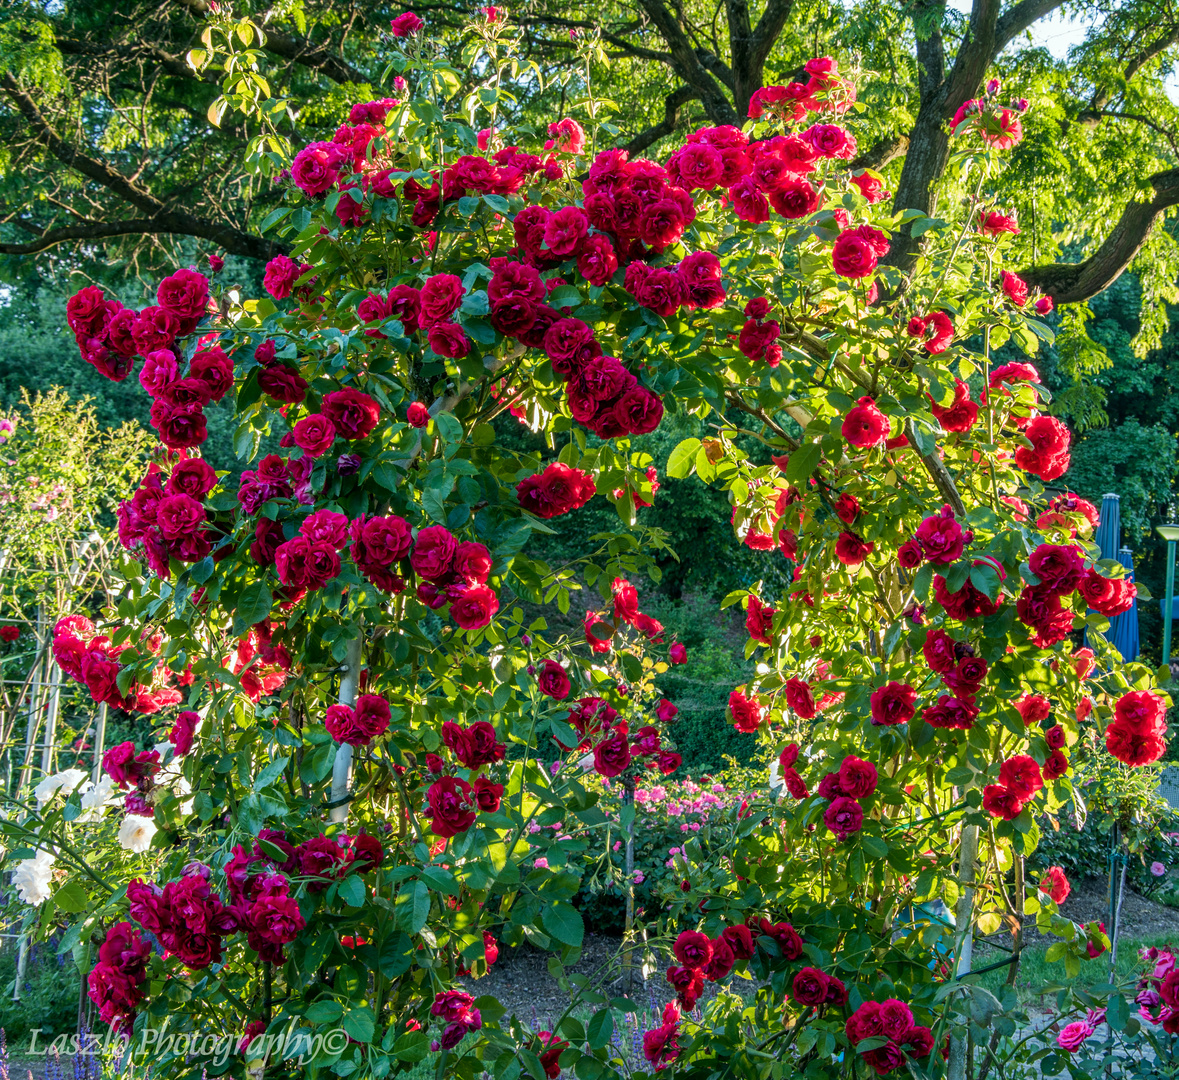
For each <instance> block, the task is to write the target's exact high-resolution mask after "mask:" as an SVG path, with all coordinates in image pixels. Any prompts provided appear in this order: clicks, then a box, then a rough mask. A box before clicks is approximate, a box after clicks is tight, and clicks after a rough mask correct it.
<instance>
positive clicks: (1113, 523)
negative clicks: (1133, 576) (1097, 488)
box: [1093, 494, 1122, 559]
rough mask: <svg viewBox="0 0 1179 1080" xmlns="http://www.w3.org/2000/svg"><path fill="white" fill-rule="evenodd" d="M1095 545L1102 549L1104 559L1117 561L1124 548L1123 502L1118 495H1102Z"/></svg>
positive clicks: (1094, 539)
mask: <svg viewBox="0 0 1179 1080" xmlns="http://www.w3.org/2000/svg"><path fill="white" fill-rule="evenodd" d="M1093 541H1094V543H1096V544H1097V546H1098V547H1099V548H1101V557H1102V558H1103V559H1116V558H1117V557H1118V548H1120V547H1121V546H1122V500H1121V498H1120V496H1117V495H1112V494H1111V495H1102V497H1101V520H1100V521H1099V522H1098V524H1097V532H1096V534H1095V535H1094V537H1093Z"/></svg>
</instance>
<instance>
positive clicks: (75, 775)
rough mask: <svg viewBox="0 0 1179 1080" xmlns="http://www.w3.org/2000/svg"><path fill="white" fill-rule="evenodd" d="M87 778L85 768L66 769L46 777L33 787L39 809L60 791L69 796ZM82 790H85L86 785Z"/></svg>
mask: <svg viewBox="0 0 1179 1080" xmlns="http://www.w3.org/2000/svg"><path fill="white" fill-rule="evenodd" d="M86 779H87V777H86V772H85V770H83V769H66V770H65V771H64V772H59V773H55V774H54V775H53V776H47V777H45V779H44V780H42V781H41V782H40V783H39V784H38V785H37V786H36V787H35V788H34V789H33V794H34V795H35V796H36V798H37V809H38V810H40V809H41V808H42V807H43V806H44V805H45V804H46V803H47V802H49V801H50V800H51V799H52V798H53V796H54V795H56V794H57V793H58V792H59V791H60V792H61V793H62V794H63V795H65V796H66V797H67V798H68V797H69V795H70V793H71V792H72V791H73V790H74V789H75V788H76V787H77V786H78V785H79V784H82V783H83V781H86ZM86 786H89V785H88V784H87V785H86ZM82 790H83V791H85V790H86V787H85V786H84V787H83V788H82Z"/></svg>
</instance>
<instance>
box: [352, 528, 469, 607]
mask: <svg viewBox="0 0 1179 1080" xmlns="http://www.w3.org/2000/svg"><path fill="white" fill-rule="evenodd" d="M348 535H349V536H350V537H351V538H352V546H351V547H350V548H349V549H348V553H349V554H350V555H351V556H352V561H353V562H354V563H356V569H357V570H359V571H360V572H361V573H362V574H363V575H364V577H365V578H366V579H367V580H368V581H370V582H371V583H372V584H373V585H375V586H376V587H377V588H378V589H380V590H381V591H382V592H387V593H394V594H396V593H399V592H401V591H402V590H403V589H404V588H405V579H404V578H403V577H402V576H401V575H400V574H398V573H396V572H395V571H394V569H393V564H394V563H396V562H398V561H399V560H401V559H403V558H405V556H406V555H408V554H409V551H410V548H411V547H412V546H413V531H412V530H411V529H410V525H409V522H408V521H406V520H405V518H402V517H397V516H396V515H387V516H384V517H381V516H376V515H374V516H372V517H369V516H367V515H365V514H361V515H360V517H358V518H355V519H354V520H353V521H352V522H351V523H350V524H349V525H348ZM477 546H479V547H482V545H477ZM483 550H484V551H486V550H487V549H486V548H484V549H483ZM488 558H489V559H490V556H488Z"/></svg>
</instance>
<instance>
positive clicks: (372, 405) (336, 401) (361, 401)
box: [322, 387, 381, 439]
mask: <svg viewBox="0 0 1179 1080" xmlns="http://www.w3.org/2000/svg"><path fill="white" fill-rule="evenodd" d="M322 409H323V415H324V416H326V417H327V418H328V419H329V420H330V421H331V422H332V424H333V425H334V426H335V429H336V434H337V435H339V436H340V437H341V438H343V439H363V438H366V437H367V436H369V435H371V434H372V432H373V429H374V428H375V427H376V426H377V423H378V421H379V420H380V418H381V407H380V405H378V404H377V402H376V401H375V400H374V399H373V398H371V397H369V396H368V394H362V393H361V392H360V391H359V390H353V389H352V388H351V387H349V388H347V389H344V390H333V391H332V392H331V393H330V394H324V396H323V405H322Z"/></svg>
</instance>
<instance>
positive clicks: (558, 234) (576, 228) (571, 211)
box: [544, 206, 589, 259]
mask: <svg viewBox="0 0 1179 1080" xmlns="http://www.w3.org/2000/svg"><path fill="white" fill-rule="evenodd" d="M588 233H589V218H587V217H586V215H585V211H584V210H582V209H581V208H580V207H577V206H566V207H564V208H562V209H560V210H558V211H556V213H554V214H550V215H549V218H548V220H547V221H545V224H544V244H545V247H546V248H548V250H549V251H551V252H552V253H553V254H554V255H559V256H560V257H561V258H563V259H564V258H568V257H569V256H571V255H576V254H577V253H578V251H580V250H581V246H582V244H583V243H584V241H585V238H586V236H587V234H588Z"/></svg>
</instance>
